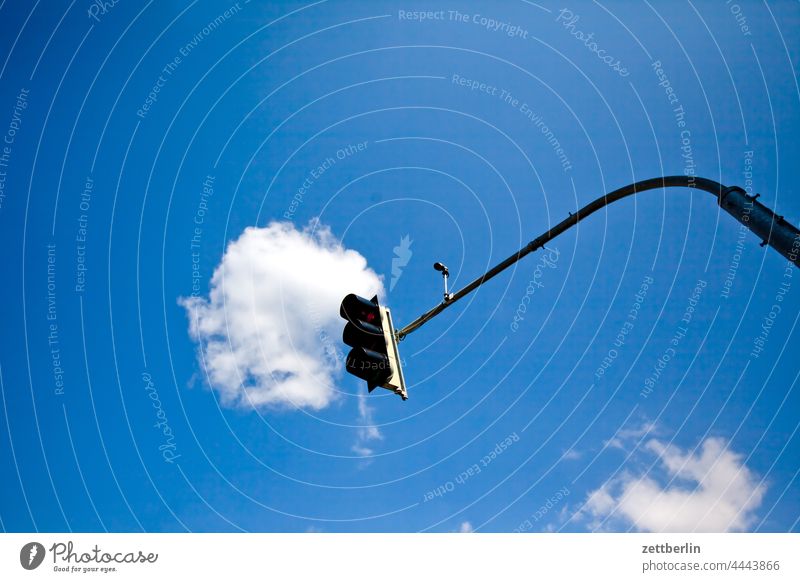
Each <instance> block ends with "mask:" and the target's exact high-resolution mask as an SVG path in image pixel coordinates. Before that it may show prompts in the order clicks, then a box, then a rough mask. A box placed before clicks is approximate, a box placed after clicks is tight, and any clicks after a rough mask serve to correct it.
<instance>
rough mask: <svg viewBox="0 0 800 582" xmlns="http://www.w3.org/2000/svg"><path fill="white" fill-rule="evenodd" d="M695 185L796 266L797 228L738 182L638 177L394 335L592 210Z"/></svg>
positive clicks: (417, 324) (799, 237)
mask: <svg viewBox="0 0 800 582" xmlns="http://www.w3.org/2000/svg"><path fill="white" fill-rule="evenodd" d="M672 187H683V188H696V189H698V190H704V191H705V192H708V193H710V194H712V195H713V196H714V197H715V198H716V200H717V203H718V204H719V205H720V207H722V208H723V209H724V210H725V211H726V212H728V213H729V214H730V215H731V216H733V217H734V218H736V219H737V220H738V221H739V222H741V223H742V224H744V225H745V226H747V228H749V229H750V230H752V231H753V232H754V233H755V234H756V235H758V236H759V237H761V239H762V241H763V242H762V246H764V245H766V244H768V245H770V246H772V247H773V248H775V250H777V251H778V252H779V253H781V254H782V255H783V256H784V257H786V258H787V259H788V260H789V261H790V262H791V263H793V264H794V265H795V266H796V267H800V262H798V261H799V260H800V259H799V258H798V256H799V255H800V231H799V230H797V228H795V227H794V226H793V225H791V224H789V223H788V222H786V221H785V220H784V219H783V217H782V216H778V215H776V214H775V213H774V212H772V211H771V210H770V209H769V208H767V207H766V206H764V205H763V204H761V203H760V202H758V200H756V199H757V198H758V195H756V196H748V194H747V193H746V192H745V191H744V190H742V189H741V188H739V187H738V186H730V187H725V186H723V185H722V184H720V183H719V182H715V181H714V180H709V179H707V178H696V177H693V176H665V177H663V178H651V179H649V180H641V181H639V182H634V183H633V184H630V185H628V186H624V187H622V188H619V189H618V190H614V191H613V192H610V193H608V194H606V195H604V196H601V197H600V198H598V199H597V200H594V201H593V202H590V203H589V204H587V205H586V206H584V207H583V208H581V209H580V210H578V211H577V212H575V213H574V214H573V213H570V215H569V217H567V218H565V219H564V220H562V221H561V222H559V223H558V224H556V225H555V226H554V227H553V228H551V229H550V230H548V231H547V232H545V233H544V234H542V235H540V236H538V237H537V238H535V239H533V240H532V241H531V242H529V243H528V244H527V245H525V246H524V247H523V248H521V249H520V250H519V251H517V252H516V253H514V254H513V255H511V256H510V257H508V258H507V259H506V260H504V261H503V262H502V263H500V264H498V265H496V266H494V267H492V268H491V269H489V270H488V271H487V272H486V273H484V274H483V275H481V276H480V277H478V278H477V279H475V280H474V281H472V282H471V283H469V284H468V285H467V286H466V287H464V288H463V289H461V290H459V291H457V292H455V293H453V294H452V295H451V296H450V299H449V300H447V301H443V302H442V303H440V304H439V305H437V306H436V307H434V308H433V309H430V310H429V311H427V312H425V313H423V314H422V315H421V316H419V317H418V318H417V319H415V320H414V321H412V322H411V323H409V324H408V325H407V326H405V327H404V328H402V329H401V330H399V331H398V332H397V338H398V339H403V338H404V337H405V336H407V335H408V334H410V333H411V332H412V331H414V330H416V329H418V328H419V327H421V326H422V325H423V324H425V323H426V322H428V321H430V320H431V319H433V318H434V317H435V316H436V315H438V314H439V313H441V312H442V311H444V310H445V309H447V308H448V307H450V306H451V305H452V304H453V303H455V302H456V301H458V300H459V299H461V298H462V297H464V296H465V295H467V294H468V293H470V292H472V291H474V290H475V289H477V288H478V287H479V286H480V285H482V284H483V283H485V282H486V281H488V280H489V279H491V278H492V277H494V276H495V275H497V274H499V273H500V272H502V271H504V270H505V269H507V268H508V267H510V266H511V265H513V264H514V263H516V262H517V261H519V260H520V259H521V258H522V257H524V256H525V255H527V254H529V253H532V252H533V251H535V250H538V249H540V248H542V247H543V246H544V245H545V244H547V243H548V242H549V241H550V240H552V239H554V238H555V237H557V236H558V235H559V234H561V233H562V232H564V231H565V230H567V229H569V228H570V227H572V226H574V225H575V224H577V223H578V222H579V221H581V220H583V219H584V218H586V217H587V216H589V215H590V214H593V213H595V212H597V211H598V210H600V209H601V208H604V207H605V206H607V205H609V204H611V203H612V202H616V201H617V200H621V199H622V198H626V197H628V196H631V195H632V194H637V193H639V192H644V191H646V190H656V189H659V188H672Z"/></svg>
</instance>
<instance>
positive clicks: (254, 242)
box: [180, 222, 383, 410]
mask: <svg viewBox="0 0 800 582" xmlns="http://www.w3.org/2000/svg"><path fill="white" fill-rule="evenodd" d="M210 288H211V289H210V293H209V295H208V297H207V298H205V297H190V298H182V299H181V300H180V303H181V305H183V306H184V307H185V308H186V310H187V312H188V316H189V333H190V335H191V337H192V338H193V339H194V340H195V341H197V342H198V344H199V348H198V358H199V359H200V363H201V366H202V367H203V368H204V370H205V371H206V373H207V378H208V381H209V384H210V385H211V387H212V388H213V389H214V390H216V391H217V393H218V394H219V396H220V400H221V402H222V404H223V405H225V406H231V407H255V408H262V407H268V406H289V407H298V408H310V409H315V410H317V409H320V408H324V407H325V406H327V405H328V404H329V403H330V402H331V401H332V400H333V399H334V398H335V395H336V389H335V385H334V379H335V377H336V376H337V375H338V374H339V373H340V371H341V369H342V362H341V360H342V351H341V348H340V347H339V345H340V344H339V341H340V337H341V330H342V328H343V325H344V321H343V320H342V319H340V317H339V304H340V302H341V300H342V298H343V297H344V296H345V295H346V294H347V293H357V294H359V295H362V296H365V297H372V296H373V295H375V294H379V295H382V294H383V284H382V281H381V279H380V277H378V275H376V274H375V272H374V271H372V270H371V269H370V268H369V267H368V266H367V261H366V260H365V259H364V257H363V256H361V255H360V254H359V253H357V252H356V251H353V250H348V249H345V248H344V247H343V246H342V245H341V243H340V242H339V241H338V240H337V239H336V238H335V237H334V236H333V234H332V233H331V231H330V229H329V228H327V227H325V226H322V225H320V224H319V223H317V222H312V223H310V224H309V225H308V226H307V227H306V228H304V229H303V230H302V231H299V230H297V229H296V228H295V227H294V226H293V225H292V224H289V223H285V222H273V223H271V224H269V225H268V226H267V227H265V228H256V227H251V228H247V229H246V230H245V231H244V232H243V233H242V235H241V236H240V237H239V238H238V239H237V240H235V241H232V242H231V243H230V244H229V245H228V248H227V250H226V251H225V255H224V256H223V257H222V261H221V263H220V264H219V266H218V267H217V268H216V269H215V271H214V275H213V277H212V279H211V284H210Z"/></svg>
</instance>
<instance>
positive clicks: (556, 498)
mask: <svg viewBox="0 0 800 582" xmlns="http://www.w3.org/2000/svg"><path fill="white" fill-rule="evenodd" d="M568 496H569V487H562V488H561V489H559V490H558V491H556V492H555V493H553V495H551V496H550V497H548V498H547V501H545V502H544V503H542V504H541V505H540V506H539V507H538V509H537V510H536V511H534V512H533V513H532V514H531V516H530V517H528V518H527V519H525V520H524V521H523V522H522V523H520V524H519V525H518V526H517V527H515V528H514V530H513V533H524V532H526V531H531V530H532V529H533V528H534V526H535V524H536V522H538V521H539V520H540V519H542V518H543V517H545V516H546V515H547V514H548V513H550V512H551V511H552V510H553V509H555V507H556V506H557V505H558V504H560V503H561V501H562V500H564V499H566V498H567V497H568ZM531 520H533V521H531Z"/></svg>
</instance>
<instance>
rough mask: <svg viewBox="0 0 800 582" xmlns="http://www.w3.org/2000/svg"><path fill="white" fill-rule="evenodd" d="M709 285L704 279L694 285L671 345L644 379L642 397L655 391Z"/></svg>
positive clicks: (687, 330)
mask: <svg viewBox="0 0 800 582" xmlns="http://www.w3.org/2000/svg"><path fill="white" fill-rule="evenodd" d="M707 286H708V283H707V282H706V281H704V280H703V279H698V281H697V284H696V285H695V286H694V289H692V293H691V294H690V295H689V298H688V300H687V303H686V307H685V309H684V310H683V316H682V317H681V320H680V322H679V323H678V325H676V326H675V331H674V333H673V334H672V338H670V340H669V345H668V346H667V347H666V348H665V349H664V351H663V352H662V353H661V355H660V356H659V357H658V359H656V363H655V364H653V371H652V372H651V373H650V375H649V376H648V377H647V378H645V380H644V386H643V388H642V390H641V391H640V392H639V396H641V397H642V398H647V397H649V396H650V395H651V394H652V393H653V391H654V390H655V387H656V385H657V384H658V382H659V380H660V379H661V376H662V374H663V373H664V370H666V368H667V366H669V363H670V362H671V361H672V358H674V357H675V355H676V354H677V353H678V351H677V350H678V346H679V345H680V344H681V342H682V341H683V339H684V338H685V337H686V334H687V333H689V326H690V324H691V323H692V319H693V318H694V313H695V309H696V308H697V305H698V303H699V302H700V297H701V295H702V294H703V291H704V290H705V289H706V287H707Z"/></svg>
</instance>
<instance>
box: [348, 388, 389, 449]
mask: <svg viewBox="0 0 800 582" xmlns="http://www.w3.org/2000/svg"><path fill="white" fill-rule="evenodd" d="M372 413H373V408H372V407H371V406H370V405H369V404H367V397H366V396H364V395H363V394H359V395H358V423H359V424H360V425H361V426H359V427H358V434H357V437H356V442H355V444H354V445H353V452H354V453H356V454H357V455H360V456H362V457H368V456H370V455H372V453H373V452H374V451H373V450H372V449H371V448H370V447H369V446H368V443H369V442H370V441H375V440H381V439H383V435H382V434H381V431H380V430H379V429H378V427H377V426H375V420H374V419H373V417H372Z"/></svg>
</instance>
